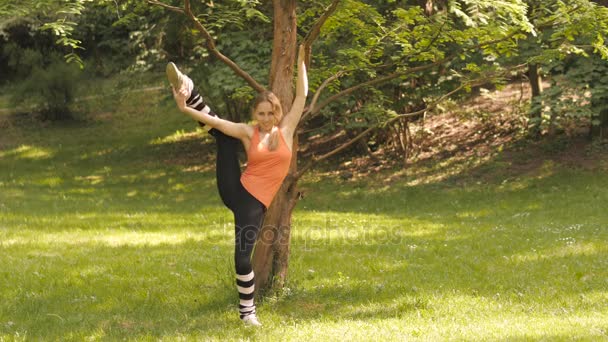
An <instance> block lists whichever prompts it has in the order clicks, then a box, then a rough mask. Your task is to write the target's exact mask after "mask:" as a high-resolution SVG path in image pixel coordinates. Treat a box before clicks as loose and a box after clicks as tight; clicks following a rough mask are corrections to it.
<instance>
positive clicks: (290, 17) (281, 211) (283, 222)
mask: <svg viewBox="0 0 608 342" xmlns="http://www.w3.org/2000/svg"><path fill="white" fill-rule="evenodd" d="M273 4H274V38H273V45H272V46H273V50H272V62H271V63H272V64H271V68H270V80H269V83H270V89H271V90H272V92H273V93H274V94H275V95H276V96H277V97H278V98H279V100H280V101H281V105H282V106H283V113H284V114H286V113H288V112H289V110H290V109H291V103H292V102H293V98H294V93H293V74H294V63H295V57H296V50H297V32H296V27H297V22H296V1H295V0H274V1H273ZM291 150H292V151H293V153H292V158H291V165H290V167H289V174H288V176H287V178H286V179H285V181H284V182H283V185H282V186H281V188H280V189H279V192H278V193H277V195H276V196H275V198H274V200H273V202H272V204H271V205H270V207H269V208H268V211H267V212H266V217H265V219H264V224H263V225H262V229H261V231H260V237H259V239H258V243H257V245H256V248H255V251H254V255H253V269H254V272H255V275H256V278H255V279H256V284H255V286H256V288H257V289H260V290H261V291H258V293H263V292H264V290H268V289H270V287H271V286H272V287H273V288H279V289H280V288H282V287H283V285H284V283H285V279H286V277H287V270H288V262H289V252H290V249H289V244H290V239H291V214H292V212H293V209H294V207H295V204H296V202H297V190H296V183H297V179H295V178H294V177H293V174H295V173H296V172H297V151H298V139H297V135H296V136H294V142H293V146H292V149H291Z"/></svg>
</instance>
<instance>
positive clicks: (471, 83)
mask: <svg viewBox="0 0 608 342" xmlns="http://www.w3.org/2000/svg"><path fill="white" fill-rule="evenodd" d="M524 66H525V64H520V65H516V66H513V67H511V68H508V69H506V70H504V71H502V72H501V73H507V72H509V71H511V70H514V69H517V68H521V67H524ZM493 76H496V74H489V75H486V76H483V77H479V78H477V79H474V80H470V81H468V82H465V83H462V84H461V85H460V86H458V87H457V88H456V89H454V90H452V91H450V92H448V93H446V94H443V95H442V96H441V97H440V98H438V99H437V100H435V101H433V102H432V103H430V104H429V105H428V106H426V107H425V108H423V109H421V110H418V111H415V112H411V113H404V114H399V115H396V116H394V117H392V118H390V119H389V120H387V121H384V122H381V123H378V124H376V125H374V126H372V127H369V128H368V129H366V130H365V131H363V132H361V133H360V134H359V135H357V136H356V137H354V138H352V139H351V140H349V141H347V142H346V143H344V144H342V145H341V146H339V147H337V148H335V149H334V150H332V151H330V152H327V153H325V154H323V155H320V156H316V157H313V158H312V159H311V160H310V161H309V162H308V163H307V164H306V165H305V166H303V167H302V168H301V169H300V170H298V173H297V174H295V175H294V178H295V179H296V180H298V179H300V177H302V176H303V175H304V173H305V172H306V171H308V170H309V169H310V168H311V167H312V166H313V165H314V164H316V163H318V162H319V161H322V160H325V159H327V158H330V157H332V156H334V155H336V154H338V153H340V152H341V151H344V150H345V149H347V148H348V147H349V146H351V145H352V144H354V143H355V142H357V141H359V140H360V139H362V138H363V137H365V136H366V135H367V134H368V133H369V132H371V131H372V130H374V129H376V128H378V127H380V126H383V125H389V124H391V123H393V122H395V121H397V120H399V119H402V118H405V117H412V116H418V115H420V114H423V113H424V112H427V111H429V110H431V109H433V108H435V107H437V105H439V104H440V103H441V102H443V101H445V100H446V99H447V98H449V97H450V96H452V95H454V94H456V93H457V92H459V91H461V90H462V89H463V88H465V87H472V86H476V85H480V84H484V83H485V82H487V81H488V79H490V78H492V77H493Z"/></svg>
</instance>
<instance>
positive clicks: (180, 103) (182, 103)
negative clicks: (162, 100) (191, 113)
mask: <svg viewBox="0 0 608 342" xmlns="http://www.w3.org/2000/svg"><path fill="white" fill-rule="evenodd" d="M171 90H172V91H173V98H174V99H175V103H176V104H177V108H179V109H180V110H183V109H184V108H186V100H187V99H188V91H187V90H186V89H185V87H182V88H181V89H180V90H179V91H175V89H174V88H173V87H171Z"/></svg>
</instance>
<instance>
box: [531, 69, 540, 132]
mask: <svg viewBox="0 0 608 342" xmlns="http://www.w3.org/2000/svg"><path fill="white" fill-rule="evenodd" d="M528 80H529V82H530V89H531V90H532V98H531V99H530V103H532V104H534V102H535V101H538V97H539V96H540V94H541V93H542V89H543V87H542V77H541V75H540V67H539V65H538V64H530V65H529V66H528ZM541 114H542V107H541V106H539V107H537V108H534V109H532V110H530V120H531V121H532V122H533V124H532V127H530V134H531V135H533V136H537V135H539V134H540V124H541Z"/></svg>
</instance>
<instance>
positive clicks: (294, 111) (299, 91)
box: [280, 45, 308, 137]
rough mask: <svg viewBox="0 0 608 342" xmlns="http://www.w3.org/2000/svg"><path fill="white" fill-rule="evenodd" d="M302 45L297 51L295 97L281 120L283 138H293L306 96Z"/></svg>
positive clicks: (306, 77) (306, 84) (303, 49)
mask: <svg viewBox="0 0 608 342" xmlns="http://www.w3.org/2000/svg"><path fill="white" fill-rule="evenodd" d="M305 54H306V52H305V48H304V45H300V48H299V50H298V80H297V81H296V96H295V99H294V100H293V104H292V105H291V109H290V110H289V113H288V114H287V115H285V117H283V120H281V125H280V128H281V130H282V131H283V132H284V136H289V137H293V134H294V132H295V130H296V127H297V126H298V122H300V118H301V117H302V112H303V111H304V105H306V96H307V95H308V76H307V75H306V63H305V62H304V56H305Z"/></svg>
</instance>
